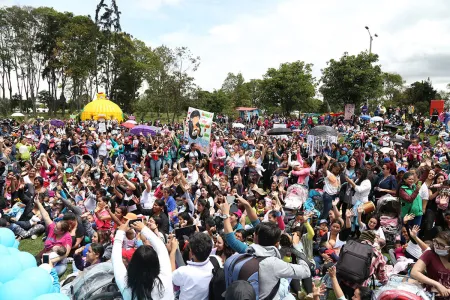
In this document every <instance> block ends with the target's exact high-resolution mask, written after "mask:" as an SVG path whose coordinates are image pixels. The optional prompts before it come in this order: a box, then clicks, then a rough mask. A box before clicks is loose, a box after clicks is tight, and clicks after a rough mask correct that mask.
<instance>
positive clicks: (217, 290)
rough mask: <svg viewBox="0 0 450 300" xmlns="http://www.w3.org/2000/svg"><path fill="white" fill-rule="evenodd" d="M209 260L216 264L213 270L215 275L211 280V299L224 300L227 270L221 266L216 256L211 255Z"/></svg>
mask: <svg viewBox="0 0 450 300" xmlns="http://www.w3.org/2000/svg"><path fill="white" fill-rule="evenodd" d="M209 261H210V262H211V264H212V265H213V266H214V268H213V270H212V274H213V277H212V278H211V281H210V282H209V297H208V299H209V300H223V299H224V297H222V294H223V293H224V292H225V290H226V289H227V286H226V284H225V272H224V271H223V269H222V268H221V267H220V265H219V262H218V261H217V258H216V257H214V256H210V257H209Z"/></svg>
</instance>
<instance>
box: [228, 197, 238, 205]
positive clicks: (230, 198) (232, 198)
mask: <svg viewBox="0 0 450 300" xmlns="http://www.w3.org/2000/svg"><path fill="white" fill-rule="evenodd" d="M235 200H236V197H235V196H227V202H228V204H230V205H231V204H233V203H234V201H235Z"/></svg>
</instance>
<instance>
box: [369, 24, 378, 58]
mask: <svg viewBox="0 0 450 300" xmlns="http://www.w3.org/2000/svg"><path fill="white" fill-rule="evenodd" d="M366 29H367V32H368V33H369V36H370V46H369V54H372V41H373V36H372V34H371V33H370V30H369V26H366ZM374 36H375V37H378V34H376V33H375V35H374Z"/></svg>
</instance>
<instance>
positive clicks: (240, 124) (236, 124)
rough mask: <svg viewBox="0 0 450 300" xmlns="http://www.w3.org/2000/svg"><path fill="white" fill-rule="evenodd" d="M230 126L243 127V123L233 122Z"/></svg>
mask: <svg viewBox="0 0 450 300" xmlns="http://www.w3.org/2000/svg"><path fill="white" fill-rule="evenodd" d="M232 127H233V128H245V125H244V124H242V123H233V124H232Z"/></svg>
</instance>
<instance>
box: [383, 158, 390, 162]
mask: <svg viewBox="0 0 450 300" xmlns="http://www.w3.org/2000/svg"><path fill="white" fill-rule="evenodd" d="M383 162H385V163H387V162H391V159H390V158H389V157H385V158H383Z"/></svg>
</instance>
